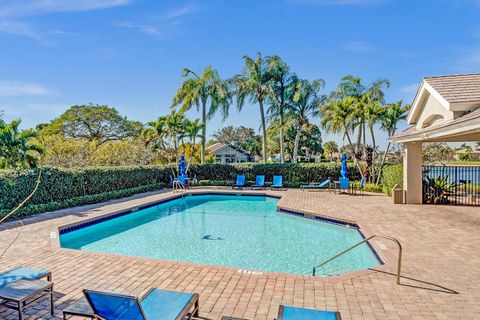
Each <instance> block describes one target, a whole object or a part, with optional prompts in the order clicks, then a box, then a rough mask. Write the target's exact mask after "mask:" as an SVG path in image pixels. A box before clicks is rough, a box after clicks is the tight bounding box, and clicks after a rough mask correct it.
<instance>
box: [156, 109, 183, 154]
mask: <svg viewBox="0 0 480 320" xmlns="http://www.w3.org/2000/svg"><path fill="white" fill-rule="evenodd" d="M183 119H184V116H183V113H182V112H176V111H175V110H172V112H171V113H170V114H169V115H168V116H164V117H160V118H159V119H158V126H159V127H162V128H164V130H165V134H166V135H168V136H169V137H170V138H171V139H172V141H173V148H174V150H175V162H176V163H178V161H179V160H180V159H179V156H178V139H179V137H180V136H181V135H182V134H183V131H184V123H183Z"/></svg>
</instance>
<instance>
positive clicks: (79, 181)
mask: <svg viewBox="0 0 480 320" xmlns="http://www.w3.org/2000/svg"><path fill="white" fill-rule="evenodd" d="M37 175H38V171H37V170H27V171H3V172H0V215H3V214H5V213H7V212H8V211H10V210H11V209H13V208H14V207H15V206H17V205H18V204H19V203H20V202H21V201H23V199H25V198H26V197H27V196H28V195H29V194H30V193H31V192H32V190H33V188H34V186H35V182H36V179H37ZM166 181H168V171H167V170H166V168H164V167H116V168H86V169H55V168H44V169H43V172H42V183H41V184H40V186H39V188H38V191H37V192H36V193H35V195H34V196H33V198H32V199H31V200H30V201H29V202H28V206H29V208H30V209H27V208H22V210H20V212H19V214H26V213H29V214H31V213H36V212H44V211H46V210H51V209H50V208H49V207H48V206H49V205H51V206H53V208H55V209H58V208H60V207H69V206H71V205H79V204H85V203H92V201H93V200H90V199H94V198H91V196H95V197H96V198H95V199H97V198H98V199H99V200H97V201H101V200H108V199H109V198H113V197H118V196H119V195H121V194H122V193H121V192H124V193H130V194H132V193H135V192H142V191H144V190H145V191H147V190H153V189H155V188H157V189H158V188H160V187H162V186H164V185H165V182H166ZM136 190H139V191H136ZM110 193H111V194H110ZM109 195H110V196H109ZM82 199H83V200H82ZM70 202H72V204H70ZM31 208H37V209H36V210H34V209H31Z"/></svg>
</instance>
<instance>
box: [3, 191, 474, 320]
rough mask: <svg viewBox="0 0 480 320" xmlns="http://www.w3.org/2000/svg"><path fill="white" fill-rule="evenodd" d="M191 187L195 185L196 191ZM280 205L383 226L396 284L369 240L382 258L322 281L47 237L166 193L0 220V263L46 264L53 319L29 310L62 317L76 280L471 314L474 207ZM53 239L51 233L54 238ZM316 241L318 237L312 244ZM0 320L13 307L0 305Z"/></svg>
mask: <svg viewBox="0 0 480 320" xmlns="http://www.w3.org/2000/svg"><path fill="white" fill-rule="evenodd" d="M196 191H199V190H196ZM274 193H275V194H282V195H283V197H282V199H281V200H280V202H279V206H280V207H282V208H285V209H296V210H302V211H304V212H307V213H311V214H320V215H324V216H329V217H335V218H337V219H345V220H349V221H355V222H357V223H358V224H359V225H360V227H361V228H362V230H364V232H365V233H366V235H370V234H374V233H383V234H386V235H391V236H394V237H396V238H398V239H399V240H400V241H401V242H402V244H403V246H404V263H403V273H402V275H403V278H402V285H397V284H396V282H395V266H396V247H395V246H394V245H393V244H392V243H389V242H388V241H386V240H383V239H378V240H373V241H372V244H373V245H374V246H375V247H376V248H377V250H378V252H379V253H380V255H382V256H383V257H385V260H386V262H387V263H386V265H384V266H381V267H379V268H377V270H368V271H361V272H355V273H351V274H347V275H344V276H341V277H337V278H330V279H323V278H314V277H311V276H294V275H286V274H273V273H248V272H239V271H238V270H237V269H234V268H223V267H210V266H203V265H195V264H188V263H178V262H169V261H162V260H155V259H146V258H135V257H125V256H120V255H113V254H101V253H90V252H83V251H76V250H69V249H61V248H58V247H55V245H52V243H55V242H56V241H55V239H53V241H52V239H50V238H51V232H52V231H54V230H56V229H58V227H59V226H62V225H66V224H69V223H73V222H77V221H81V220H85V219H88V218H91V217H95V216H98V215H102V214H106V213H110V212H115V211H118V210H120V209H124V208H127V207H134V206H138V205H140V204H143V203H147V202H152V201H155V200H159V199H162V198H165V197H169V196H171V195H172V194H171V192H159V193H149V194H144V195H141V196H135V197H131V198H127V199H123V200H121V201H113V202H109V203H103V204H98V205H92V206H84V207H77V208H72V209H66V210H60V211H57V212H55V213H47V214H42V215H38V216H36V217H34V218H30V219H26V220H24V222H25V224H26V225H25V226H24V227H21V228H19V227H16V226H15V224H14V223H7V224H4V225H2V226H0V227H2V228H3V229H4V230H3V231H0V253H1V251H3V250H4V249H5V248H6V247H7V245H8V244H9V243H10V242H11V241H12V239H14V238H15V237H16V235H17V234H18V232H20V233H19V234H18V239H17V241H16V242H15V243H14V244H13V245H12V247H11V248H10V249H9V250H8V251H7V252H6V253H5V255H4V256H3V257H2V258H0V271H2V272H3V271H5V270H7V269H10V268H12V267H15V266H19V265H25V266H31V267H37V268H43V269H48V270H51V271H52V272H53V280H54V282H55V291H56V294H55V298H56V317H54V318H52V317H50V316H49V308H48V303H46V302H44V303H39V304H38V305H35V306H33V307H32V308H28V309H27V310H26V314H27V315H28V317H27V318H28V319H61V310H62V309H64V308H65V307H66V306H68V305H69V304H71V303H72V302H73V301H75V300H76V299H78V298H79V297H81V290H82V289H83V288H90V289H99V290H107V291H113V292H118V293H125V294H133V295H141V294H143V293H144V292H146V290H148V289H149V288H151V287H159V288H163V289H171V290H180V291H188V292H197V293H199V294H200V303H201V305H200V316H201V317H202V318H206V319H215V320H216V319H220V317H221V316H222V315H229V316H235V317H239V318H248V319H273V318H274V317H275V316H276V314H277V310H278V306H279V305H280V304H287V305H295V306H300V307H307V308H318V309H325V310H338V311H340V313H341V315H342V317H343V319H480V254H479V252H480V251H479V250H480V249H479V248H480V209H479V208H468V207H444V206H411V205H393V204H392V203H391V199H390V198H388V197H385V196H382V195H365V196H348V195H334V194H332V193H329V192H323V191H322V192H308V191H305V192H302V191H300V190H289V191H287V192H278V191H277V192H274ZM57 241H58V240H57ZM319 245H321V244H319ZM0 319H16V313H15V312H14V311H11V310H7V309H4V308H0Z"/></svg>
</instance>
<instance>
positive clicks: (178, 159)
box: [173, 135, 180, 163]
mask: <svg viewBox="0 0 480 320" xmlns="http://www.w3.org/2000/svg"><path fill="white" fill-rule="evenodd" d="M173 147H174V148H175V163H178V162H179V161H180V158H179V157H178V142H177V137H176V136H175V135H174V136H173Z"/></svg>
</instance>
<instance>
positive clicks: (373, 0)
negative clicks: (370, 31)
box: [289, 0, 389, 6]
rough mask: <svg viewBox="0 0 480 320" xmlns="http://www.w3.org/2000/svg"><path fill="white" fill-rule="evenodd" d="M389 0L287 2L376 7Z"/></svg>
mask: <svg viewBox="0 0 480 320" xmlns="http://www.w3.org/2000/svg"><path fill="white" fill-rule="evenodd" d="M388 1H389V0H289V2H290V3H293V4H304V5H322V6H340V5H361V6H367V5H377V4H382V3H385V2H388Z"/></svg>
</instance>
